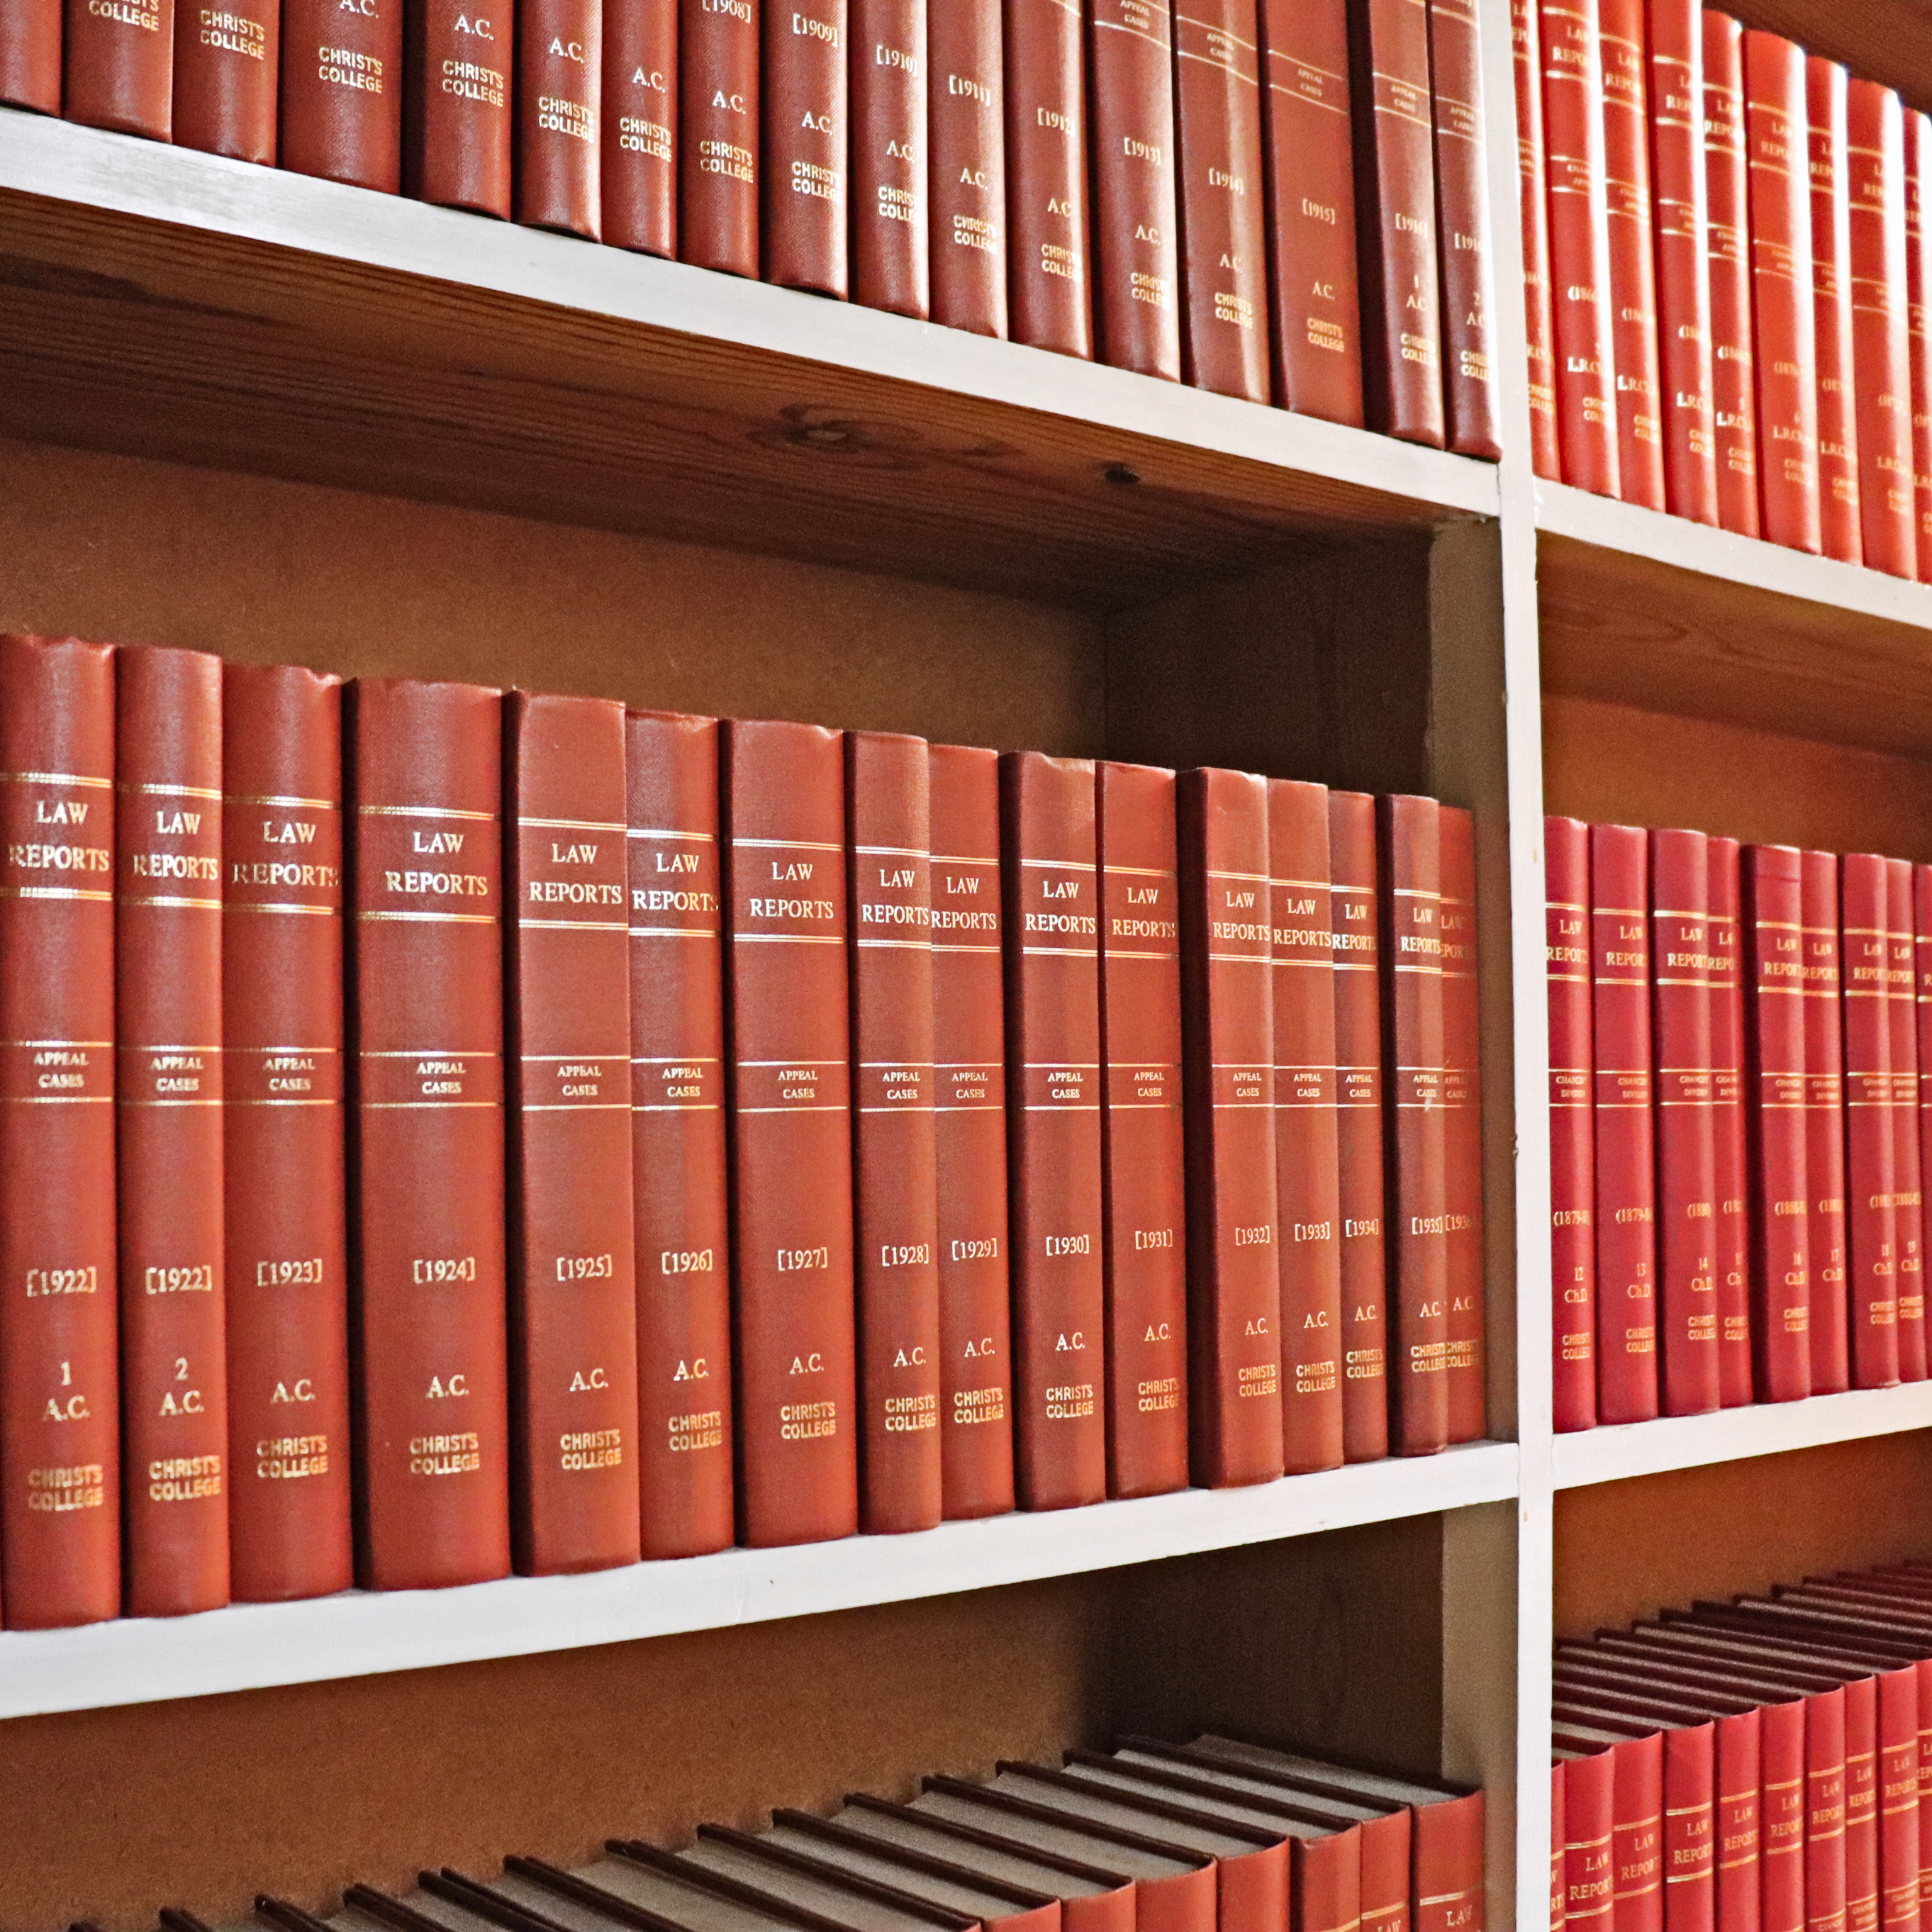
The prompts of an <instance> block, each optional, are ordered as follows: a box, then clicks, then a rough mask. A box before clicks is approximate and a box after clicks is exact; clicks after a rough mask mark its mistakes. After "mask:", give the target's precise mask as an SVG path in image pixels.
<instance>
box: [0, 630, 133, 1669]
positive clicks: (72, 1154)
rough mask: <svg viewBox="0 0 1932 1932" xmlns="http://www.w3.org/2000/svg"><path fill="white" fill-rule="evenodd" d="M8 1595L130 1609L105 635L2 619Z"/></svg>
mask: <svg viewBox="0 0 1932 1932" xmlns="http://www.w3.org/2000/svg"><path fill="white" fill-rule="evenodd" d="M0 772H4V773H5V779H4V781H0V829H4V830H5V839H4V841H0V962H5V965H4V967H0V1025H4V1027H5V1032H4V1034H0V1038H4V1039H5V1040H7V1041H10V1042H11V1041H25V1040H32V1041H36V1042H38V1043H40V1044H38V1045H37V1046H33V1047H31V1048H23V1047H20V1046H7V1047H6V1048H5V1049H0V1068H4V1069H5V1085H4V1086H0V1279H4V1280H7V1281H10V1282H16V1283H20V1287H21V1290H22V1292H20V1294H18V1295H6V1296H5V1297H0V1481H4V1485H5V1487H4V1488H0V1568H4V1576H0V1605H4V1607H5V1614H6V1620H7V1628H8V1629H10V1630H44V1629H48V1628H52V1627H55V1626H57V1625H67V1624H85V1623H94V1622H98V1621H99V1620H100V1619H103V1618H107V1617H112V1616H117V1615H118V1613H119V1612H120V1609H121V1432H120V1394H119V1389H120V1361H119V1352H118V1341H117V1336H118V1316H117V1310H116V1297H115V1283H116V1281H117V1280H118V1274H117V1270H116V1259H115V1172H114V1169H115V1159H114V1156H115V1132H114V1127H115V1120H114V1115H115V1108H114V1092H115V1084H114V1058H115V1055H114V1025H115V1016H114V980H115V974H114V943H115V933H114V878H115V860H114V847H115V825H114V819H115V807H114V658H113V652H112V651H111V650H110V649H108V648H107V646H105V645H101V644H84V643H80V642H79V641H78V640H76V639H74V638H71V637H69V638H62V639H60V640H51V639H47V638H43V637H21V636H10V635H0ZM36 959H43V960H54V961H58V962H59V970H58V971H52V972H45V971H30V970H28V963H27V962H29V961H31V960H36Z"/></svg>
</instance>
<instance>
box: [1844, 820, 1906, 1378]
mask: <svg viewBox="0 0 1932 1932" xmlns="http://www.w3.org/2000/svg"><path fill="white" fill-rule="evenodd" d="M1839 895H1840V896H1839V926H1838V930H1839V935H1840V942H1841V947H1842V948H1843V955H1842V958H1843V963H1842V965H1841V976H1842V980H1843V1002H1844V1041H1845V1047H1844V1052H1845V1060H1844V1069H1845V1074H1844V1078H1845V1202H1846V1209H1847V1213H1846V1231H1847V1232H1848V1234H1849V1244H1848V1245H1849V1249H1850V1255H1849V1268H1848V1270H1847V1280H1848V1281H1849V1284H1850V1292H1849V1296H1848V1300H1849V1304H1850V1310H1849V1313H1850V1334H1851V1367H1852V1383H1853V1385H1854V1386H1855V1387H1856V1388H1890V1387H1891V1385H1893V1384H1894V1383H1895V1382H1897V1380H1898V1212H1897V1203H1896V1202H1895V1200H1894V1196H1895V1195H1896V1194H1897V1192H1898V1189H1899V1181H1898V1177H1897V1173H1896V1172H1895V1170H1894V1149H1893V1144H1892V1134H1891V1073H1892V1067H1891V1025H1890V1020H1891V1016H1890V1014H1889V1013H1888V1009H1887V1002H1886V995H1885V974H1886V972H1887V971H1888V959H1887V951H1888V942H1887V934H1888V931H1889V926H1888V920H1889V918H1890V913H1891V907H1890V892H1889V881H1888V877H1887V874H1886V865H1885V860H1884V859H1881V858H1879V857H1877V856H1876V855H1874V854H1873V853H1867V852H1848V853H1846V854H1845V855H1844V856H1843V858H1842V859H1840V861H1839ZM1912 1178H1913V1179H1916V1178H1917V1177H1916V1176H1913V1177H1912Z"/></svg>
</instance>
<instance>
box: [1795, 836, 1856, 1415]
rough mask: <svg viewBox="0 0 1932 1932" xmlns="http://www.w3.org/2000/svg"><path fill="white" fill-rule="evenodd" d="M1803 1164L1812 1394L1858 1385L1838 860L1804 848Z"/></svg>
mask: <svg viewBox="0 0 1932 1932" xmlns="http://www.w3.org/2000/svg"><path fill="white" fill-rule="evenodd" d="M1804 876H1805V889H1804V890H1805V1174H1806V1178H1807V1181H1808V1185H1809V1187H1810V1188H1811V1214H1810V1215H1809V1216H1808V1225H1809V1230H1810V1233H1811V1393H1812V1394H1814V1395H1829V1394H1835V1393H1837V1392H1838V1391H1841V1390H1843V1389H1847V1388H1850V1386H1851V1341H1850V1326H1849V1322H1850V1316H1849V1295H1848V1292H1847V1287H1848V1283H1849V1275H1848V1274H1847V1269H1848V1268H1849V1233H1848V1232H1847V1229H1846V1215H1845V1078H1844V1067H1845V1059H1844V1018H1843V1002H1842V1000H1841V997H1840V995H1841V983H1840V964H1839V962H1840V944H1839V938H1838V858H1837V856H1836V855H1835V854H1834V853H1830V852H1807V853H1805V864H1804Z"/></svg>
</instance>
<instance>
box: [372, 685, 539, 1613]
mask: <svg viewBox="0 0 1932 1932" xmlns="http://www.w3.org/2000/svg"><path fill="white" fill-rule="evenodd" d="M344 736H345V739H346V741H347V744H348V746H349V753H350V763H351V769H350V777H349V780H348V783H347V793H348V796H349V797H350V800H351V802H352V803H353V806H354V811H355V816H354V818H353V820H352V821H351V823H352V825H353V841H354V844H353V850H352V853H351V857H350V904H351V905H352V906H353V907H354V909H355V923H354V926H353V934H354V939H353V946H352V949H351V952H350V971H351V973H352V974H353V983H352V985H351V987H350V1012H351V1013H352V1014H353V1016H354V1022H353V1023H354V1027H355V1037H354V1045H355V1058H354V1062H353V1064H354V1067H355V1076H356V1088H355V1093H356V1137H355V1142H354V1145H353V1154H352V1161H353V1169H352V1183H351V1186H352V1196H353V1200H354V1202H355V1214H356V1218H355V1220H354V1222H353V1237H352V1238H353V1246H354V1249H355V1254H356V1301H355V1303H354V1304H353V1320H354V1329H353V1348H354V1357H353V1360H354V1364H355V1370H356V1387H357V1388H358V1389H359V1399H358V1400H359V1406H358V1409H357V1412H356V1425H357V1429H358V1443H357V1447H358V1451H359V1454H358V1457H357V1463H358V1469H359V1484H360V1488H361V1494H360V1496H359V1498H358V1503H359V1510H360V1512H361V1514H360V1519H359V1523H358V1525H357V1531H358V1539H359V1550H358V1564H357V1568H358V1569H359V1571H360V1572H361V1575H362V1581H363V1583H365V1586H367V1587H368V1588H369V1589H378V1590H401V1589H436V1588H440V1587H441V1586H444V1585H446V1584H452V1583H478V1582H481V1581H483V1580H485V1579H487V1578H490V1577H501V1576H504V1575H505V1574H508V1570H509V1568H510V1514H509V1403H508V1361H507V1355H508V1343H507V1338H506V1325H507V1303H506V1295H507V1281H506V1272H507V1254H506V1250H505V1238H504V1229H503V1199H504V1181H505V1167H504V1121H503V944H502V824H501V817H500V814H501V811H502V698H501V697H500V696H499V694H498V693H496V691H489V690H484V689H482V688H479V687H478V686H476V685H463V684H431V683H422V682H416V681H415V680H413V679H362V680H360V681H359V682H357V683H356V684H355V685H352V686H351V687H350V714H349V715H348V716H347V717H346V718H345V720H344Z"/></svg>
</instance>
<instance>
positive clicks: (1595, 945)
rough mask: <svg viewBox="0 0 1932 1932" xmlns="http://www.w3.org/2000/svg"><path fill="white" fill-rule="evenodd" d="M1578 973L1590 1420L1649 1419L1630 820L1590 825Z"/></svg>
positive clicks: (1641, 1000) (1639, 933) (1652, 1139)
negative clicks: (1591, 1108)
mask: <svg viewBox="0 0 1932 1932" xmlns="http://www.w3.org/2000/svg"><path fill="white" fill-rule="evenodd" d="M1590 931H1591V938H1590V977H1591V992H1590V998H1591V1006H1592V1013H1593V1015H1594V1016H1595V1052H1596V1074H1595V1088H1596V1109H1595V1120H1594V1122H1593V1125H1594V1127H1595V1133H1596V1142H1597V1413H1598V1420H1599V1421H1602V1422H1646V1421H1649V1420H1650V1418H1652V1417H1653V1416H1655V1415H1656V1414H1657V1413H1658V1374H1657V1336H1658V1305H1657V1274H1658V1267H1657V1260H1658V1257H1657V1226H1656V1223H1657V1178H1656V1164H1655V1151H1656V1130H1655V1124H1654V1118H1655V1117H1654V1113H1653V1108H1652V1099H1653V1083H1652V1074H1651V1065H1652V1053H1651V1043H1652V1025H1651V1008H1650V993H1651V988H1650V978H1651V932H1650V847H1649V838H1648V837H1647V836H1646V834H1645V833H1644V832H1643V831H1642V830H1640V829H1639V828H1638V827H1637V826H1631V825H1593V826H1591V828H1590Z"/></svg>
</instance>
